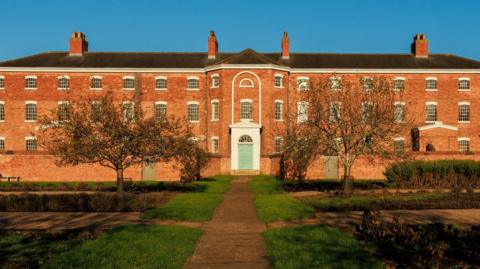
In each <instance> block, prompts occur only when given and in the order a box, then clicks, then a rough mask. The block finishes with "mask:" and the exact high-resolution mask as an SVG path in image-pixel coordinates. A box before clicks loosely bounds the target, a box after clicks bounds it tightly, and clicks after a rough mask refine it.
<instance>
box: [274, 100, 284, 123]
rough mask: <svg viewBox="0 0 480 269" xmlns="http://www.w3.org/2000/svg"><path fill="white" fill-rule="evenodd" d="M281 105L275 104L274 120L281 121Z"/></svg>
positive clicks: (279, 103)
mask: <svg viewBox="0 0 480 269" xmlns="http://www.w3.org/2000/svg"><path fill="white" fill-rule="evenodd" d="M282 110H283V104H282V103H281V102H275V120H282Z"/></svg>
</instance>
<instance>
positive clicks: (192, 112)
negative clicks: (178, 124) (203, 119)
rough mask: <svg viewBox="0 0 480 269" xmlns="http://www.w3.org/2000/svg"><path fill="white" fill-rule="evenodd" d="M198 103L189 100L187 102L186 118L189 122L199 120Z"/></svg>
mask: <svg viewBox="0 0 480 269" xmlns="http://www.w3.org/2000/svg"><path fill="white" fill-rule="evenodd" d="M198 104H199V103H198V102H196V101H191V102H188V103H187V119H188V121H190V122H199V121H200V117H199V105H198Z"/></svg>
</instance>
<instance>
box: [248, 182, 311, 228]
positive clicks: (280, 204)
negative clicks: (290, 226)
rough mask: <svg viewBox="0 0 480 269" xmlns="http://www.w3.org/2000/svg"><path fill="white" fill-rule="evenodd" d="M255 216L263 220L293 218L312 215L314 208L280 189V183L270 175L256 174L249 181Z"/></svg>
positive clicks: (271, 220)
mask: <svg viewBox="0 0 480 269" xmlns="http://www.w3.org/2000/svg"><path fill="white" fill-rule="evenodd" d="M250 188H251V189H252V192H253V195H254V202H255V208H256V209H257V216H258V218H259V219H260V220H261V221H263V222H266V223H268V222H273V221H280V220H294V219H302V218H307V217H310V216H311V215H313V213H314V211H315V210H314V209H313V207H311V206H310V205H308V204H304V203H301V202H299V201H298V200H297V199H295V198H293V197H291V196H289V195H288V194H286V193H285V191H284V190H283V189H282V184H281V182H279V181H278V180H277V179H275V178H274V177H271V176H256V177H255V178H254V179H253V180H252V182H251V183H250Z"/></svg>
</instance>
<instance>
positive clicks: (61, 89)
mask: <svg viewBox="0 0 480 269" xmlns="http://www.w3.org/2000/svg"><path fill="white" fill-rule="evenodd" d="M57 90H59V91H66V90H68V88H57Z"/></svg>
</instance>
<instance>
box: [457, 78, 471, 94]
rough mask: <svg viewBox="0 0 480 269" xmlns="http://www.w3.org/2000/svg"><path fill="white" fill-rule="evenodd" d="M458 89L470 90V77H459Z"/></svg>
mask: <svg viewBox="0 0 480 269" xmlns="http://www.w3.org/2000/svg"><path fill="white" fill-rule="evenodd" d="M458 89H459V90H464V91H468V90H470V79H469V78H459V79H458Z"/></svg>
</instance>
